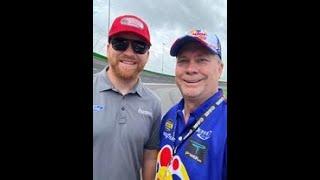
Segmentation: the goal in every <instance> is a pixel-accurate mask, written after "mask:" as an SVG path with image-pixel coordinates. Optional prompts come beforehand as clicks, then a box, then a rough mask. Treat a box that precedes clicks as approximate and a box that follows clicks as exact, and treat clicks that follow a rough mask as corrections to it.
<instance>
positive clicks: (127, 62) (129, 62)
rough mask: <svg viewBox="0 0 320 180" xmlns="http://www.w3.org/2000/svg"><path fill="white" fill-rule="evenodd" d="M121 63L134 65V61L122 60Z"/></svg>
mask: <svg viewBox="0 0 320 180" xmlns="http://www.w3.org/2000/svg"><path fill="white" fill-rule="evenodd" d="M122 63H124V64H129V65H134V64H135V63H134V62H132V61H122Z"/></svg>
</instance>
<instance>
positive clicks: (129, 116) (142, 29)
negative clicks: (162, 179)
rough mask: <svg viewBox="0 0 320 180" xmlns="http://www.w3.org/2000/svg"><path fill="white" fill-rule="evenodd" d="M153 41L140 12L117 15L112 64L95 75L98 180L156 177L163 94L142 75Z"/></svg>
mask: <svg viewBox="0 0 320 180" xmlns="http://www.w3.org/2000/svg"><path fill="white" fill-rule="evenodd" d="M150 46H151V42H150V34H149V29H148V26H147V24H146V23H145V22H144V21H143V20H142V19H141V18H139V17H136V16H133V15H123V16H119V17H117V18H116V19H115V20H114V22H113V24H112V26H111V28H110V30H109V34H108V45H107V54H108V65H107V67H106V68H104V69H103V70H102V71H101V72H99V73H97V74H94V76H93V180H106V179H108V180H113V179H117V180H128V179H136V180H139V179H140V178H141V177H140V169H142V177H143V179H154V177H155V170H156V167H155V165H156V158H157V151H158V150H159V125H160V120H161V105H160V99H159V97H158V96H156V95H155V93H153V92H152V91H151V90H149V89H148V88H147V87H145V86H144V85H143V84H142V82H141V79H140V78H139V74H140V73H141V72H142V71H143V68H144V66H145V64H146V63H147V61H148V58H149V48H150Z"/></svg>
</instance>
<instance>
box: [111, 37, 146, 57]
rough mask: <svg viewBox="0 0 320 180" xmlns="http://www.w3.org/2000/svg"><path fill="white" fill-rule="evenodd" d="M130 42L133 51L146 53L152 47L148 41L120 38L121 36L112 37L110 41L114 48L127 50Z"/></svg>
mask: <svg viewBox="0 0 320 180" xmlns="http://www.w3.org/2000/svg"><path fill="white" fill-rule="evenodd" d="M129 42H131V47H132V49H133V51H134V52H135V53H137V54H144V53H146V52H147V50H148V49H149V48H150V47H149V45H148V44H147V43H145V42H143V41H139V40H129V39H125V38H120V37H117V38H112V39H111V40H110V43H111V44H112V47H113V49H114V50H116V51H125V50H127V49H128V47H129Z"/></svg>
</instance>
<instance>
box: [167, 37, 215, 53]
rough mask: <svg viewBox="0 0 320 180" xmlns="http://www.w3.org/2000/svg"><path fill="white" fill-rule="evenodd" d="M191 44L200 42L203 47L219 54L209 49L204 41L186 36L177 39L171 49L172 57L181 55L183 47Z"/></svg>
mask: <svg viewBox="0 0 320 180" xmlns="http://www.w3.org/2000/svg"><path fill="white" fill-rule="evenodd" d="M189 42H198V43H200V44H201V45H203V46H204V47H206V48H207V49H208V50H209V51H210V52H212V53H214V54H217V52H215V51H213V50H212V49H211V48H209V47H208V46H207V44H206V43H205V42H203V41H202V40H200V39H199V38H197V37H193V36H189V35H186V36H183V37H182V38H179V39H177V40H176V41H175V42H174V43H173V45H172V46H171V49H170V55H171V56H177V54H178V53H179V51H180V49H181V48H182V46H184V45H185V44H186V43H189Z"/></svg>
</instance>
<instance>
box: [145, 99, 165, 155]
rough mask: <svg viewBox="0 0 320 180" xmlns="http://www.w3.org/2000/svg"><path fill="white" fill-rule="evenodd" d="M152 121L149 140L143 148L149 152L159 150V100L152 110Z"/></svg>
mask: <svg viewBox="0 0 320 180" xmlns="http://www.w3.org/2000/svg"><path fill="white" fill-rule="evenodd" d="M153 114H154V116H153V117H154V119H153V123H152V127H151V131H150V138H149V140H148V142H147V143H146V144H145V146H144V148H145V149H149V150H159V149H160V140H159V128H160V122H161V104H160V100H158V101H157V103H156V105H155V108H154V110H153Z"/></svg>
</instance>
